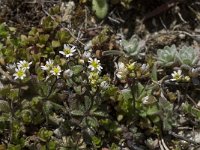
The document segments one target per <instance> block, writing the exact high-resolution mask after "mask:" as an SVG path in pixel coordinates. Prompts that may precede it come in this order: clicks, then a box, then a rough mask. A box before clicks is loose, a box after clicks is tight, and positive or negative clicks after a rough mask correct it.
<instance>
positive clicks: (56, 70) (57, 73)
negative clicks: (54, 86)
mask: <svg viewBox="0 0 200 150" xmlns="http://www.w3.org/2000/svg"><path fill="white" fill-rule="evenodd" d="M61 71H62V70H61V68H60V66H54V67H53V68H52V69H51V71H50V74H52V75H55V76H57V77H58V76H60V73H61Z"/></svg>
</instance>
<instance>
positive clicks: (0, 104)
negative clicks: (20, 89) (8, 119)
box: [0, 100, 10, 113]
mask: <svg viewBox="0 0 200 150" xmlns="http://www.w3.org/2000/svg"><path fill="white" fill-rule="evenodd" d="M0 112H6V113H9V112H10V106H9V104H8V102H7V101H4V100H0Z"/></svg>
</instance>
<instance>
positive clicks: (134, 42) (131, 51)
mask: <svg viewBox="0 0 200 150" xmlns="http://www.w3.org/2000/svg"><path fill="white" fill-rule="evenodd" d="M144 45H145V41H144V40H141V41H139V40H138V38H137V37H136V36H135V35H133V36H132V37H131V38H130V39H129V40H122V41H121V46H122V48H123V50H124V52H125V54H126V55H127V56H131V57H136V56H139V54H140V52H141V51H142V49H143V47H144Z"/></svg>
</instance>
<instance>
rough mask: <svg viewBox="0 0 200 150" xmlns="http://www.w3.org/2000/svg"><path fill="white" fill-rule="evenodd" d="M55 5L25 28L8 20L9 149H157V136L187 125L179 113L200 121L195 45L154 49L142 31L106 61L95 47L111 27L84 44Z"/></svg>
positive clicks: (5, 106)
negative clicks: (22, 30)
mask: <svg viewBox="0 0 200 150" xmlns="http://www.w3.org/2000/svg"><path fill="white" fill-rule="evenodd" d="M96 2H97V3H98V1H96ZM49 13H50V15H51V16H47V17H44V18H43V19H42V20H41V26H39V27H33V28H32V29H31V30H30V31H29V32H28V33H24V34H21V33H18V32H17V29H16V28H13V27H9V26H7V25H6V24H5V23H2V24H0V39H1V41H0V65H1V66H0V67H1V68H0V73H1V78H0V81H1V84H2V86H1V87H0V114H1V115H0V137H2V138H1V139H0V143H2V145H5V146H6V148H7V149H10V150H20V149H43V150H45V149H51V150H54V149H59V150H67V149H100V148H107V149H111V150H120V149H125V148H129V149H156V148H158V144H155V143H156V140H157V139H163V137H164V135H165V134H168V133H170V132H172V131H176V128H177V126H180V125H182V124H181V121H180V118H179V116H178V114H184V113H185V114H186V115H187V117H190V120H194V121H196V122H197V123H199V122H200V110H199V108H197V107H196V106H193V104H192V103H190V101H188V100H187V97H190V99H195V100H194V102H195V103H196V98H197V97H196V95H195V93H196V92H197V91H195V89H194V90H193V91H194V92H188V93H187V92H186V90H187V89H189V88H195V87H196V86H198V85H197V81H198V80H199V74H198V71H199V69H198V65H197V62H198V61H199V57H198V55H197V52H196V51H195V49H193V48H192V47H186V46H183V47H182V48H180V49H179V51H177V48H176V47H175V46H174V45H173V46H171V47H169V46H166V47H164V48H163V49H159V50H158V53H157V54H155V55H153V54H150V53H148V51H145V52H144V49H145V42H144V41H143V40H140V39H139V38H138V37H137V36H135V35H134V36H133V37H132V38H130V39H129V40H125V39H124V40H121V41H120V44H119V47H120V49H121V50H108V51H105V53H103V54H104V55H102V57H104V56H105V55H106V57H107V58H109V59H108V60H106V61H105V60H103V58H101V57H100V58H98V57H97V55H96V53H94V51H93V50H92V49H93V48H95V46H97V45H103V44H105V42H106V41H108V40H109V36H107V34H108V30H109V28H104V29H102V32H100V34H99V35H97V36H95V37H94V38H93V39H91V41H89V42H88V43H90V44H89V46H88V45H86V46H87V48H86V46H85V48H84V47H83V46H82V45H80V44H79V43H78V42H77V41H76V40H75V38H74V36H72V34H71V33H70V32H69V31H68V30H66V28H64V27H63V26H62V23H63V22H62V19H61V17H59V14H60V7H58V6H54V7H53V8H52V9H51V10H50V12H49ZM98 15H99V14H98ZM100 15H102V14H100ZM103 16H104V14H103V15H102V16H101V17H103ZM118 42H119V41H118ZM116 43H117V42H116ZM155 56H156V59H155V58H154V57H155ZM113 57H114V58H118V59H112V58H113ZM109 64H113V66H112V68H110V70H111V71H109V72H106V70H105V68H106V67H107V66H109ZM177 67H178V69H177V70H176V68H177ZM112 69H113V70H112ZM169 70H170V71H169ZM194 81H195V82H194ZM171 87H173V88H171ZM183 87H186V88H187V89H185V88H183ZM172 89H173V90H172ZM174 89H176V90H174ZM177 91H179V92H177ZM180 94H183V95H185V97H186V98H182V97H181V96H180ZM180 101H181V102H180ZM177 105H178V106H179V107H178V108H175V107H176V106H177ZM143 131H145V132H143ZM174 142H177V143H178V145H181V142H180V141H176V140H174ZM175 148H176V149H178V148H179V147H175Z"/></svg>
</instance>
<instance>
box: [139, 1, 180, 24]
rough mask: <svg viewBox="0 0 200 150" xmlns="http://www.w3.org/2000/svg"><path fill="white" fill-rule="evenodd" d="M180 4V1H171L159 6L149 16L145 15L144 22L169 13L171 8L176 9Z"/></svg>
mask: <svg viewBox="0 0 200 150" xmlns="http://www.w3.org/2000/svg"><path fill="white" fill-rule="evenodd" d="M179 2H180V0H169V1H168V2H166V3H165V4H162V5H160V6H158V7H157V8H156V9H154V10H153V11H152V12H149V13H147V14H145V15H144V18H143V19H142V21H145V20H147V19H149V18H152V17H154V16H157V15H159V14H161V13H163V12H165V11H167V10H168V9H169V8H171V7H174V6H175V5H177V4H178V3H179Z"/></svg>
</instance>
